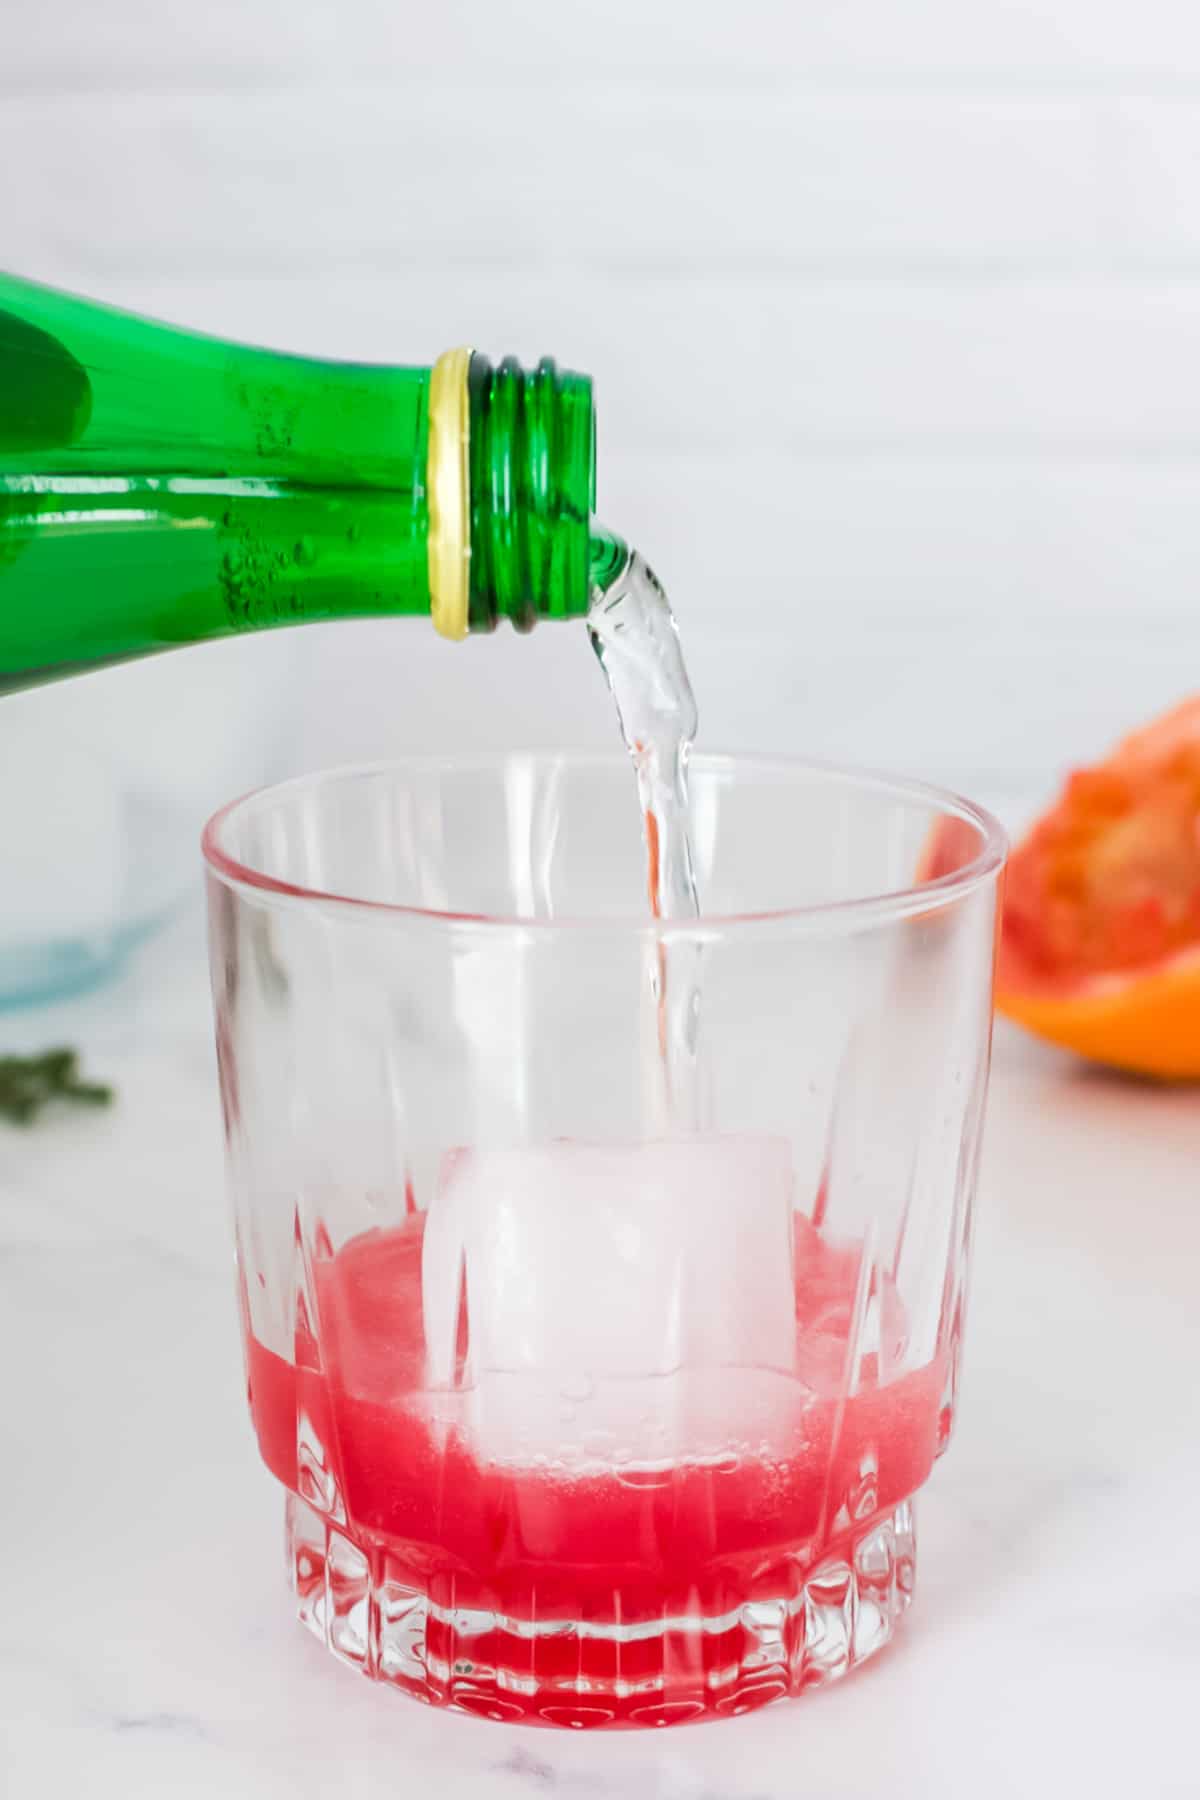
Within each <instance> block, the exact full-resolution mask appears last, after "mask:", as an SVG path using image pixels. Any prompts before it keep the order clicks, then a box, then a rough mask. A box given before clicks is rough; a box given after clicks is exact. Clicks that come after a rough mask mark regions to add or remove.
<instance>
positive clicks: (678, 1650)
mask: <svg viewBox="0 0 1200 1800" xmlns="http://www.w3.org/2000/svg"><path fill="white" fill-rule="evenodd" d="M287 1556H288V1570H289V1575H290V1579H291V1582H292V1587H293V1590H294V1592H295V1595H296V1603H297V1614H298V1616H299V1618H300V1619H301V1621H302V1622H303V1623H304V1624H305V1625H307V1627H308V1629H309V1630H310V1631H311V1632H313V1633H314V1634H315V1635H316V1636H317V1637H318V1638H320V1640H321V1641H322V1643H324V1644H325V1645H326V1646H327V1648H329V1649H330V1650H332V1651H333V1653H334V1655H335V1656H337V1657H338V1658H340V1660H341V1661H343V1662H346V1663H350V1664H352V1665H353V1666H354V1667H355V1668H357V1669H361V1670H362V1672H363V1673H364V1674H365V1675H369V1676H371V1677H372V1678H373V1679H375V1680H377V1681H383V1682H387V1683H389V1684H390V1685H391V1686H393V1687H397V1688H400V1689H401V1690H402V1691H403V1692H404V1693H406V1694H411V1695H412V1696H413V1697H414V1698H415V1699H418V1700H424V1701H426V1702H427V1703H429V1704H432V1705H435V1706H450V1707H455V1708H458V1709H460V1710H462V1711H465V1712H472V1713H478V1714H481V1715H482V1716H483V1717H485V1718H489V1719H510V1720H519V1721H521V1722H523V1723H525V1724H531V1725H535V1724H545V1725H567V1726H572V1727H574V1728H576V1729H580V1728H582V1727H585V1726H588V1727H594V1726H601V1725H674V1724H681V1723H683V1722H684V1721H686V1720H689V1719H697V1718H701V1717H704V1716H705V1715H708V1716H720V1715H722V1714H732V1713H743V1712H749V1711H751V1710H752V1709H753V1708H755V1707H759V1706H765V1705H767V1704H768V1703H769V1702H770V1701H772V1700H781V1699H784V1698H785V1697H787V1696H788V1695H793V1694H799V1693H802V1692H803V1691H805V1690H806V1689H808V1688H810V1687H819V1686H823V1685H824V1684H825V1683H826V1682H829V1681H834V1680H836V1679H837V1677H838V1676H840V1675H845V1674H846V1673H847V1672H848V1671H849V1670H850V1669H853V1668H854V1667H856V1666H857V1664H859V1663H861V1662H865V1661H866V1659H867V1657H869V1656H873V1655H874V1654H875V1652H876V1651H877V1650H880V1649H882V1648H883V1646H884V1645H885V1644H886V1643H888V1642H889V1641H890V1639H891V1637H892V1634H893V1632H894V1631H895V1629H896V1625H897V1623H898V1621H899V1619H900V1617H901V1615H902V1613H903V1612H904V1611H905V1609H906V1608H907V1606H908V1604H909V1601H910V1599H911V1597H912V1587H913V1572H914V1559H915V1543H914V1537H913V1512H912V1503H911V1501H907V1500H906V1501H904V1502H902V1503H901V1504H900V1505H899V1506H897V1507H896V1508H895V1509H894V1510H893V1511H892V1512H890V1513H887V1514H885V1515H879V1516H877V1517H876V1518H874V1519H872V1520H871V1521H870V1522H869V1523H867V1524H859V1525H856V1526H852V1527H851V1528H850V1529H849V1530H848V1531H847V1532H846V1534H845V1536H844V1538H843V1539H841V1540H840V1541H837V1542H835V1543H834V1544H832V1545H827V1546H826V1548H825V1551H824V1554H823V1555H822V1557H821V1559H820V1561H819V1562H817V1563H815V1564H814V1563H813V1562H812V1561H811V1560H810V1559H809V1558H807V1557H805V1555H804V1554H803V1553H802V1551H800V1550H797V1552H796V1553H794V1554H792V1555H786V1556H780V1557H779V1558H778V1559H777V1561H776V1563H775V1565H774V1566H773V1567H772V1568H770V1569H769V1570H766V1569H764V1570H761V1571H758V1572H757V1573H756V1579H755V1583H754V1593H753V1598H749V1597H747V1598H743V1599H741V1600H739V1598H738V1596H737V1594H736V1593H734V1592H732V1591H731V1589H730V1587H729V1585H728V1583H727V1582H722V1581H721V1580H720V1577H719V1576H718V1579H717V1582H716V1583H714V1594H715V1592H716V1589H717V1588H718V1587H719V1590H720V1592H719V1603H718V1604H715V1605H709V1604H706V1603H705V1600H704V1597H703V1595H702V1594H701V1592H700V1590H699V1589H697V1590H696V1591H695V1593H694V1602H695V1604H694V1605H689V1606H687V1607H686V1608H681V1609H679V1610H676V1609H675V1608H674V1607H671V1608H664V1613H663V1616H662V1617H661V1618H653V1619H649V1620H645V1619H643V1620H640V1621H638V1622H635V1623H622V1622H621V1597H620V1593H619V1592H616V1593H614V1594H612V1595H610V1596H609V1597H608V1598H607V1603H606V1605H605V1606H604V1609H603V1611H604V1615H605V1616H604V1617H603V1618H601V1617H596V1618H595V1619H586V1618H577V1619H572V1618H566V1619H564V1618H562V1617H559V1616H552V1617H544V1616H541V1615H540V1613H539V1608H538V1605H537V1595H536V1593H534V1594H533V1595H531V1596H530V1597H529V1604H528V1606H523V1607H522V1616H520V1617H516V1616H505V1615H504V1614H502V1613H498V1612H492V1611H485V1610H483V1609H481V1608H478V1607H471V1606H464V1605H461V1604H455V1601H456V1599H457V1598H460V1596H459V1595H458V1594H456V1587H457V1586H458V1585H459V1584H458V1583H457V1582H456V1579H455V1577H454V1576H453V1574H451V1573H450V1572H448V1571H447V1572H437V1571H434V1572H431V1573H430V1574H429V1576H428V1578H427V1579H426V1580H425V1581H424V1583H423V1585H421V1586H415V1585H413V1570H412V1565H411V1563H408V1564H406V1565H405V1567H404V1571H403V1573H404V1575H405V1577H406V1579H405V1580H400V1579H398V1575H399V1570H398V1569H397V1568H395V1567H394V1566H392V1559H391V1557H390V1556H389V1554H388V1551H387V1549H386V1547H385V1546H382V1545H380V1544H377V1543H372V1542H370V1541H367V1542H365V1543H363V1544H362V1545H361V1546H360V1544H358V1543H356V1542H355V1541H354V1540H353V1539H352V1538H351V1537H350V1536H348V1535H347V1533H346V1531H345V1529H344V1528H341V1527H339V1526H336V1525H333V1524H331V1523H330V1522H329V1521H328V1520H327V1519H325V1518H323V1517H322V1516H321V1515H320V1514H318V1513H316V1512H314V1511H313V1510H312V1508H311V1507H309V1506H307V1505H306V1504H305V1503H304V1501H303V1500H301V1499H299V1498H298V1497H297V1496H296V1495H295V1494H289V1495H288V1501H287ZM764 1595H766V1596H768V1597H765V1598H764Z"/></svg>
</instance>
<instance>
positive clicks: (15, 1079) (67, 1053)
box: [0, 1049, 113, 1125]
mask: <svg viewBox="0 0 1200 1800" xmlns="http://www.w3.org/2000/svg"><path fill="white" fill-rule="evenodd" d="M112 1097H113V1090H112V1089H111V1088H110V1087H108V1086H106V1085H105V1083H103V1082H100V1081H82V1080H81V1079H80V1076H79V1052H78V1051H77V1050H70V1049H57V1050H44V1051H43V1052H42V1054H41V1055H40V1056H0V1121H4V1122H6V1123H7V1124H9V1125H31V1124H32V1123H33V1121H34V1120H35V1119H36V1118H37V1116H38V1114H39V1113H40V1112H41V1110H42V1108H43V1107H45V1106H48V1105H49V1104H50V1103H51V1102H52V1101H55V1100H66V1101H69V1102H71V1103H73V1104H75V1105H79V1106H108V1105H109V1104H110V1102H111V1101H112Z"/></svg>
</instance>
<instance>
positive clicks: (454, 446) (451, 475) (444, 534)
mask: <svg viewBox="0 0 1200 1800" xmlns="http://www.w3.org/2000/svg"><path fill="white" fill-rule="evenodd" d="M470 366H471V351H470V350H469V349H460V350H446V351H444V352H443V353H442V355H441V356H439V357H438V359H437V361H436V362H435V363H434V365H433V369H432V372H431V374H430V377H429V449H428V452H427V455H426V462H425V487H426V496H427V502H428V508H429V537H428V556H429V602H430V605H429V610H430V612H431V614H432V616H433V623H434V625H435V627H436V628H437V630H438V631H440V632H441V634H442V636H443V637H448V638H465V637H466V635H467V630H468V626H469V622H470V594H471V511H470V499H471V475H470V458H469V451H470V444H471V403H470V397H469V395H468V391H467V373H468V371H469V369H470Z"/></svg>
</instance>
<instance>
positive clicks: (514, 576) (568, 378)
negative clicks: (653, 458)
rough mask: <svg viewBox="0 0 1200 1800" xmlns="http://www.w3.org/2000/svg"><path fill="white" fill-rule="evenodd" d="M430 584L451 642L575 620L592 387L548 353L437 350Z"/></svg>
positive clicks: (592, 467) (586, 543) (584, 546)
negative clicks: (503, 627) (528, 361)
mask: <svg viewBox="0 0 1200 1800" xmlns="http://www.w3.org/2000/svg"><path fill="white" fill-rule="evenodd" d="M427 470H428V473H427V486H428V495H429V502H428V503H429V589H430V599H431V610H432V613H433V621H434V624H435V625H436V627H437V629H438V630H439V631H440V632H442V634H443V635H444V636H446V637H452V638H462V637H465V636H466V635H467V634H468V632H475V631H490V630H491V629H492V628H493V627H494V626H495V625H496V624H497V623H498V621H499V620H500V619H502V618H506V619H508V620H510V621H511V623H512V624H513V625H514V626H515V627H516V628H517V630H518V631H528V630H530V629H531V628H532V626H533V625H535V624H536V623H537V621H538V620H539V619H571V618H582V617H583V615H584V614H585V613H586V612H587V608H588V602H589V599H590V595H591V555H592V550H591V543H590V535H591V533H590V524H591V515H592V510H593V506H594V500H595V477H596V463H595V423H594V415H593V409H592V384H591V381H590V379H589V378H588V377H587V376H586V375H579V374H576V373H575V372H574V371H572V370H569V369H560V368H559V367H558V365H557V364H556V363H555V362H554V361H553V360H552V359H551V358H550V357H543V358H542V360H541V361H540V362H539V363H538V364H537V365H536V367H535V368H533V369H525V368H523V367H522V366H521V364H520V363H519V362H518V361H517V360H516V358H515V357H511V356H507V357H505V358H504V359H503V361H502V362H500V363H499V364H493V363H492V361H491V360H490V358H489V357H487V356H484V355H481V354H480V352H478V351H468V350H453V351H449V352H447V353H446V355H444V356H442V357H439V359H438V361H437V363H436V365H435V366H434V369H433V373H432V376H431V379H430V389H429V449H428V461H427Z"/></svg>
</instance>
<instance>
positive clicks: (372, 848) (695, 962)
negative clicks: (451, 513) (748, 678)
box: [206, 757, 1001, 1727]
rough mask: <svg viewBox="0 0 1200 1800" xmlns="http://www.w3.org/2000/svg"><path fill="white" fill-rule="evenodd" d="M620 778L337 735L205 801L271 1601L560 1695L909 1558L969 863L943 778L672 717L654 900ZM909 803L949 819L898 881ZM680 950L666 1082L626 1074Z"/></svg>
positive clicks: (965, 993) (341, 1651) (979, 1049)
mask: <svg viewBox="0 0 1200 1800" xmlns="http://www.w3.org/2000/svg"><path fill="white" fill-rule="evenodd" d="M627 778H628V770H627V768H626V766H625V765H624V764H623V763H622V762H621V760H620V759H619V758H614V759H613V760H612V761H610V762H609V761H604V760H581V761H575V760H572V759H562V758H550V757H546V758H539V757H519V758H511V759H500V758H479V759H476V760H474V761H472V760H465V761H462V762H455V763H440V764H439V763H421V764H411V765H400V766H398V767H396V768H392V769H373V770H364V771H348V772H345V773H343V774H339V775H334V776H327V777H321V778H317V779H315V780H312V781H302V782H298V783H292V784H289V785H288V786H286V787H284V788H281V789H277V790H274V791H272V792H268V793H265V794H262V795H258V796H253V797H251V798H250V799H249V800H247V801H243V802H239V803H238V805H236V806H235V807H233V808H231V809H229V810H228V811H227V812H226V813H225V814H223V815H221V816H220V817H219V818H218V819H217V820H216V821H214V823H213V825H212V826H210V828H209V832H208V835H207V839H206V850H207V854H208V858H209V864H210V878H209V879H210V915H211V920H212V932H213V971H214V993H215V999H216V1013H217V1035H218V1049H219V1057H220V1065H221V1076H222V1096H223V1101H224V1111H225V1121H226V1131H227V1138H228V1145H229V1164H230V1178H231V1189H232V1194H233V1200H234V1210H235V1222H236V1230H237V1244H238V1268H239V1282H240V1295H241V1306H242V1317H243V1323H244V1330H245V1345H246V1356H247V1369H248V1377H249V1397H250V1407H251V1412H252V1416H253V1420H254V1426H255V1429H256V1432H257V1435H258V1441H259V1445H260V1448H261V1451H262V1455H263V1458H264V1460H265V1462H266V1464H267V1466H268V1468H269V1469H270V1470H271V1471H272V1473H273V1474H274V1475H275V1476H276V1477H277V1478H278V1480H279V1481H280V1482H281V1483H282V1484H283V1485H284V1487H285V1488H286V1489H287V1492H288V1500H287V1517H288V1534H287V1541H288V1563H289V1569H290V1574H291V1580H292V1585H293V1590H294V1593H295V1596H296V1604H297V1610H298V1613H299V1616H300V1618H301V1619H302V1620H303V1622H304V1623H305V1624H306V1625H307V1626H308V1627H309V1628H310V1629H311V1630H312V1631H314V1632H315V1633H316V1634H317V1635H318V1636H319V1637H320V1638H321V1640H322V1641H323V1642H324V1643H325V1644H326V1645H327V1646H328V1647H329V1649H331V1650H332V1651H333V1652H334V1653H335V1655H336V1656H337V1657H339V1658H340V1659H341V1660H342V1661H343V1662H347V1663H349V1664H351V1665H353V1666H354V1667H356V1668H358V1669H359V1670H361V1671H362V1672H363V1673H365V1674H366V1675H368V1676H370V1677H372V1678H374V1679H375V1680H377V1681H378V1682H380V1683H381V1684H383V1685H388V1686H392V1687H395V1688H396V1689H398V1690H401V1691H403V1692H406V1693H408V1694H411V1695H413V1696H416V1697H418V1698H421V1699H424V1700H426V1701H428V1702H432V1703H434V1704H438V1705H447V1706H451V1707H456V1708H460V1709H462V1710H466V1711H470V1712H475V1713H479V1714H482V1715H484V1716H486V1717H488V1718H495V1719H523V1720H528V1721H532V1722H541V1723H544V1724H551V1725H571V1726H575V1727H588V1726H598V1725H664V1724H671V1723H675V1722H680V1721H684V1720H688V1719H691V1718H697V1717H700V1716H704V1715H717V1716H719V1715H723V1714H729V1713H736V1712H741V1711H745V1710H747V1709H749V1708H752V1707H755V1706H761V1705H763V1704H765V1703H766V1702H768V1701H771V1700H774V1699H778V1698H782V1697H784V1696H786V1695H793V1694H797V1693H800V1692H802V1691H803V1690H805V1689H807V1688H809V1687H814V1686H819V1685H821V1684H823V1683H825V1682H827V1681H829V1680H831V1679H834V1678H836V1677H838V1676H841V1675H843V1674H845V1673H846V1672H847V1671H848V1670H850V1669H852V1668H853V1667H854V1666H855V1665H856V1664H857V1663H859V1662H861V1661H863V1660H864V1659H865V1658H866V1657H868V1656H870V1655H872V1654H873V1653H875V1652H876V1651H877V1650H879V1649H880V1648H881V1647H882V1646H883V1645H885V1644H886V1643H887V1642H888V1641H889V1639H890V1638H891V1637H892V1635H893V1633H894V1631H895V1629H896V1626H897V1623H898V1621H899V1620H900V1618H901V1616H902V1614H903V1612H904V1610H905V1608H906V1607H907V1605H908V1604H909V1600H910V1598H911V1595H912V1591H913V1581H914V1570H915V1562H914V1539H913V1522H912V1521H913V1499H914V1496H915V1495H916V1494H917V1493H918V1491H919V1490H920V1489H921V1487H922V1486H923V1485H924V1483H925V1482H926V1480H927V1479H928V1477H929V1474H930V1471H931V1469H932V1467H933V1464H934V1462H935V1460H936V1458H937V1456H938V1454H939V1453H940V1451H941V1450H942V1449H944V1448H945V1446H946V1443H947V1441H948V1438H949V1435H950V1431H951V1427H952V1423H953V1411H954V1403H955V1400H954V1396H955V1381H956V1370H957V1363H958V1353H959V1347H960V1342H961V1333H962V1323H963V1311H964V1294H965V1279H966V1269H967V1258H968V1247H969V1239H970V1203H971V1197H972V1190H973V1186H974V1177H975V1168H976V1159H977V1150H978V1141H979V1130H980V1123H981V1118H982V1107H983V1099H984V1090H985V1085H986V1072H987V1055H988V1037H989V1022H990V999H991V990H990V978H991V947H992V941H993V931H994V922H995V903H996V878H997V875H998V872H999V868H1000V863H1001V847H1000V844H999V841H998V839H997V838H996V836H995V834H994V832H993V829H992V827H991V825H990V822H989V821H987V820H986V818H984V817H983V816H982V815H980V814H978V813H976V812H975V811H974V810H973V809H971V808H969V807H967V806H966V805H965V804H963V803H960V802H956V801H953V800H951V799H950V798H948V797H946V796H941V795H937V794H932V793H930V792H928V791H926V790H924V789H920V788H915V787H911V786H905V785H903V784H895V783H887V782H878V781H867V780H863V779H860V778H857V777H850V776H839V775H835V774H830V773H829V772H826V771H809V770H805V769H803V768H802V767H800V766H798V765H793V764H789V763H770V762H764V763H747V764H745V765H740V764H738V763H736V762H734V763H727V762H723V761H720V760H717V761H714V762H713V763H712V764H706V763H705V761H704V759H698V761H697V764H696V766H695V769H694V773H693V806H694V807H695V809H696V811H697V816H698V819H699V820H700V822H701V825H702V827H703V828H702V829H700V830H698V831H697V834H696V841H697V844H698V846H699V851H698V855H699V858H700V867H699V874H700V877H701V889H702V892H703V893H704V894H705V895H706V896H707V897H709V904H710V906H711V907H712V909H713V910H712V911H711V912H710V913H708V914H706V916H705V917H704V918H703V919H701V920H698V921H688V922H685V923H681V924H676V923H671V924H663V923H653V922H651V923H647V920H646V917H645V905H644V897H643V891H642V882H643V876H644V869H643V867H642V861H641V846H640V844H639V842H638V839H637V832H636V822H635V826H634V828H633V829H632V830H631V829H630V820H629V805H628V802H629V793H628V781H627ZM946 818H951V819H953V820H955V821H956V822H957V824H958V826H959V827H960V830H959V831H958V832H957V834H956V839H957V841H959V842H960V843H961V845H962V857H963V860H962V863H961V866H960V867H957V868H954V869H950V870H945V871H942V872H940V873H939V876H938V879H937V880H935V881H930V882H927V883H921V882H920V881H919V880H918V879H917V878H916V876H915V875H914V871H915V870H917V869H918V868H919V867H920V865H921V859H922V851H923V848H924V846H925V844H926V843H927V842H928V840H929V837H930V833H931V832H932V831H934V830H935V829H937V828H938V827H939V825H940V824H941V823H942V822H943V821H944V820H945V819H946ZM783 825H786V829H783V828H782V826H783ZM793 897H794V898H793ZM681 969H682V970H683V971H685V972H686V975H687V977H688V979H689V980H691V981H695V982H697V983H698V991H699V992H701V994H702V1013H701V1018H700V1031H699V1044H700V1050H699V1053H698V1056H697V1059H696V1068H695V1071H694V1076H695V1092H694V1096H693V1099H694V1104H695V1110H696V1115H697V1119H698V1120H699V1119H702V1127H701V1126H700V1125H697V1127H696V1128H695V1129H691V1128H681V1127H680V1125H679V1123H678V1121H677V1120H675V1121H673V1120H672V1119H670V1118H664V1106H663V1093H662V1089H661V1086H660V1085H656V1083H657V1081H658V1077H657V1074H656V1071H658V1070H659V1068H660V1064H659V1061H658V1060H657V1059H658V1058H659V1056H660V1052H661V1043H660V1037H659V1025H660V1016H661V1014H660V1008H659V1004H658V1002H659V999H660V997H661V993H662V990H663V984H664V983H666V984H667V986H668V989H669V984H670V982H671V981H672V980H673V979H674V978H675V977H676V975H677V973H678V971H679V970H681ZM676 991H678V989H677V990H676Z"/></svg>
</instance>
